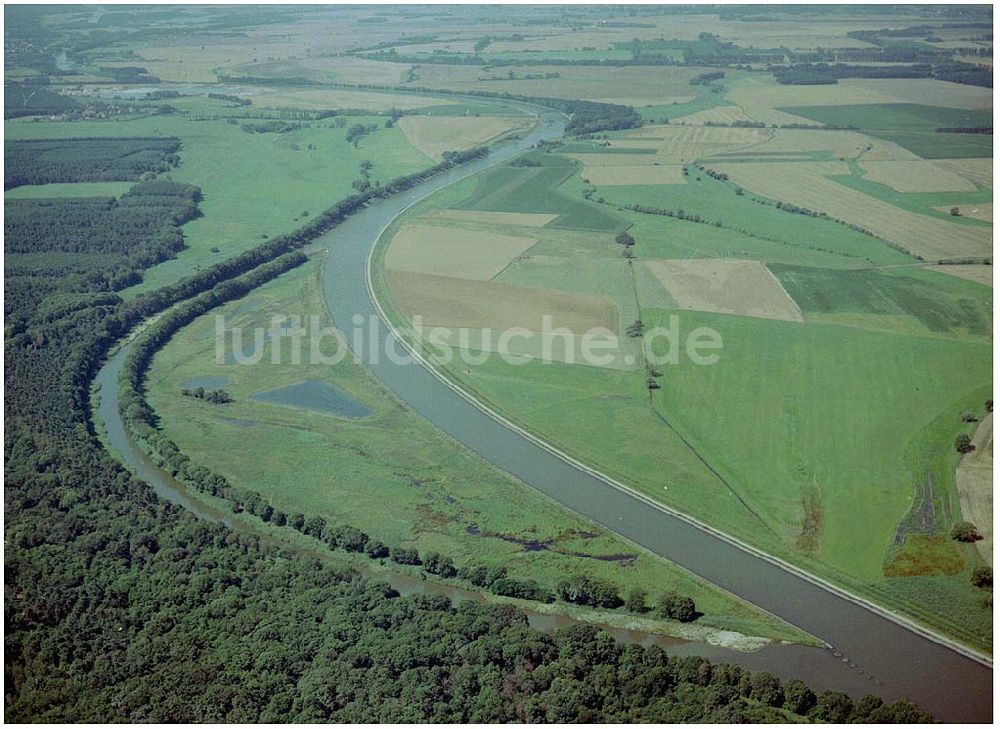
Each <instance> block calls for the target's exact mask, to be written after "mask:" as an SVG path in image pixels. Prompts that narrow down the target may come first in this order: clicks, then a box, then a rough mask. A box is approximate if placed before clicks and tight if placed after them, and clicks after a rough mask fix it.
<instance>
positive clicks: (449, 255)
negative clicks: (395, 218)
mask: <svg viewBox="0 0 1000 729" xmlns="http://www.w3.org/2000/svg"><path fill="white" fill-rule="evenodd" d="M537 242H538V241H537V240H536V239H535V238H522V237H519V236H513V235H501V234H499V233H487V232H484V231H478V230H466V229H464V228H456V227H450V226H448V227H446V226H439V225H407V226H405V227H404V228H402V229H401V230H400V231H399V232H398V233H396V235H394V236H393V238H392V242H391V243H390V244H389V250H388V251H387V252H386V257H385V265H386V268H388V269H389V270H391V271H407V272H409V273H422V274H428V275H431V276H454V277H457V278H464V279H474V280H479V281H488V280H489V279H491V278H493V277H494V276H496V275H497V274H498V273H500V272H501V271H502V270H503V269H504V268H506V267H507V265H508V264H510V262H511V261H513V260H514V259H515V258H517V257H518V256H520V255H521V254H522V253H524V252H525V251H526V250H528V249H529V248H531V246H533V245H535V243H537Z"/></svg>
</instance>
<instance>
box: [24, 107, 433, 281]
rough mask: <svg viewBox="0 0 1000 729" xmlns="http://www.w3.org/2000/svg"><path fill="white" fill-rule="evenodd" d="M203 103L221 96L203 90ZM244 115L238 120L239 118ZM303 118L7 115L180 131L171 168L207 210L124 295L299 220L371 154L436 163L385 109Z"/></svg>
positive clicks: (398, 171) (81, 129)
mask: <svg viewBox="0 0 1000 729" xmlns="http://www.w3.org/2000/svg"><path fill="white" fill-rule="evenodd" d="M200 103H201V105H202V108H203V109H204V108H209V107H210V106H213V105H214V107H215V108H216V110H217V113H219V114H222V113H223V112H225V111H227V107H226V106H225V105H224V104H222V103H218V102H213V101H211V100H208V99H205V100H203V101H202V102H200ZM233 121H238V120H235V119H234V120H233ZM346 122H347V123H346V125H345V126H341V127H338V126H335V124H334V120H333V119H324V120H322V121H310V122H303V125H304V126H303V128H301V129H298V130H295V131H291V132H286V133H282V134H277V133H264V134H258V133H248V132H245V131H243V130H242V129H241V128H240V125H239V123H229V121H227V120H226V119H224V118H212V119H206V120H204V121H197V120H195V119H194V118H191V117H188V116H183V115H173V116H153V117H146V118H141V119H133V120H129V121H93V122H52V123H41V122H31V121H8V122H7V123H6V124H5V133H6V135H7V139H43V138H58V137H124V136H176V137H178V138H179V139H181V141H182V147H181V151H180V155H181V164H180V166H179V167H178V168H177V169H175V170H173V171H172V172H170V173H169V176H170V177H171V178H172V179H174V180H177V181H180V182H188V183H191V184H193V185H197V186H198V187H200V188H201V190H202V201H201V203H200V204H199V207H200V210H201V212H202V215H201V217H199V218H198V219H197V220H194V221H192V222H190V223H188V224H187V225H185V226H184V235H185V241H186V244H187V246H188V247H187V250H185V251H182V252H181V253H180V254H179V255H178V256H177V258H176V259H173V260H170V261H166V262H164V263H162V264H160V265H158V266H156V267H154V268H152V269H150V270H149V271H147V272H146V274H145V278H144V281H143V282H142V284H139V285H138V286H136V287H134V288H132V289H129V290H127V291H126V292H125V295H126V296H129V295H135V294H138V293H140V292H142V291H151V290H153V289H156V288H158V287H160V286H163V285H165V284H168V283H170V282H172V281H175V280H177V279H179V278H181V277H183V276H184V275H187V274H188V273H190V272H191V271H195V270H198V269H200V268H204V267H207V266H210V265H212V264H214V263H217V262H219V261H221V260H223V259H225V258H228V257H230V256H233V255H236V254H238V253H241V252H242V251H245V250H247V249H249V248H252V247H254V246H255V245H258V244H259V243H260V242H261V241H262V240H263V239H265V238H269V237H272V236H275V235H278V234H280V233H284V232H287V231H289V230H292V229H294V228H295V227H297V226H298V225H301V224H302V223H304V222H305V221H306V220H307V219H308V218H309V217H311V216H314V215H316V214H317V213H319V212H320V211H322V210H323V209H325V208H326V207H328V206H329V205H331V204H332V203H333V202H335V201H337V200H340V199H342V198H344V197H346V196H348V195H349V194H351V193H352V192H353V189H352V188H351V183H352V182H353V181H355V180H357V179H358V178H359V177H360V173H359V168H358V166H359V164H360V163H361V161H362V160H370V161H371V162H372V163H373V165H374V166H373V167H372V170H371V172H370V176H371V179H372V180H373V181H374V180H382V181H388V180H391V179H393V178H395V177H398V176H400V175H404V174H408V173H410V172H415V171H417V170H419V169H422V168H425V167H430V166H431V165H432V164H434V162H433V160H431V159H429V158H428V157H426V156H425V155H424V154H423V153H421V152H420V151H418V150H417V149H416V148H414V147H412V146H411V145H410V144H409V142H407V140H406V137H405V135H404V134H403V132H402V131H401V130H399V129H398V128H391V129H386V128H384V124H385V117H379V116H372V117H348V118H347V119H346ZM357 123H361V124H366V125H367V124H377V125H378V130H377V131H375V132H372V133H370V134H366V135H365V136H363V137H361V139H360V140H359V142H358V146H357V147H354V146H353V145H352V144H351V143H349V142H347V141H346V139H345V136H346V134H347V130H348V129H349V128H350V127H351V126H352V125H353V124H357Z"/></svg>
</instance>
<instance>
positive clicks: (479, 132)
mask: <svg viewBox="0 0 1000 729" xmlns="http://www.w3.org/2000/svg"><path fill="white" fill-rule="evenodd" d="M398 125H399V128H400V129H402V130H403V133H404V134H405V135H406V138H407V139H408V140H409V142H410V144H412V145H413V146H414V147H416V148H417V149H419V150H420V151H421V152H423V153H424V154H426V155H427V156H428V157H431V158H433V159H440V158H441V155H442V154H443V153H444V152H446V151H449V150H451V151H458V150H462V149H468V148H470V147H475V146H477V145H480V144H484V143H486V142H489V141H490V140H492V139H496V138H497V137H500V136H502V135H504V134H507V133H508V132H511V131H514V130H516V129H525V128H526V127H528V126H529V125H530V122H529V121H528V120H527V119H525V118H523V117H489V116H475V117H464V116H457V117H447V116H404V117H403V118H402V119H400V120H399V122H398Z"/></svg>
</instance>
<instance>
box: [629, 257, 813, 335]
mask: <svg viewBox="0 0 1000 729" xmlns="http://www.w3.org/2000/svg"><path fill="white" fill-rule="evenodd" d="M646 267H647V268H648V269H649V270H650V272H651V273H652V274H653V275H654V276H655V277H656V279H657V280H658V281H659V282H660V283H661V284H662V285H663V288H665V289H666V290H667V293H669V294H670V296H671V297H672V298H673V299H674V301H676V302H677V304H678V305H679V306H680V307H681V308H682V309H693V310H695V311H711V312H715V313H718V314H734V315H736V316H752V317H757V318H761V319H780V320H783V321H799V322H800V321H802V312H801V311H799V307H798V306H797V305H796V304H795V302H794V301H793V300H792V297H791V296H789V295H788V292H786V291H785V289H784V287H782V285H781V283H780V282H779V281H778V279H777V278H775V277H774V275H773V274H772V273H771V272H770V271H769V270H768V269H767V267H766V266H765V265H764V264H763V263H761V262H760V261H744V260H737V259H732V258H704V259H691V260H653V261H646Z"/></svg>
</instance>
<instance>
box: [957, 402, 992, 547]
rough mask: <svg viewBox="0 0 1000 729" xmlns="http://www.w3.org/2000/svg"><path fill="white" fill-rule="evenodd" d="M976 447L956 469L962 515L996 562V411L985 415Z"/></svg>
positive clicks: (981, 545)
mask: <svg viewBox="0 0 1000 729" xmlns="http://www.w3.org/2000/svg"><path fill="white" fill-rule="evenodd" d="M972 443H973V445H975V446H976V449H975V450H974V451H972V452H971V453H966V454H965V455H964V456H963V457H962V460H961V462H960V463H959V464H958V468H957V469H956V470H955V486H956V488H957V489H958V503H959V505H960V506H961V508H962V518H963V519H965V520H966V521H970V522H972V523H973V524H975V525H976V528H977V529H978V530H979V533H980V534H981V535H982V536H983V538H982V539H981V540H979V541H978V542H976V548H977V549H978V550H979V553H980V554H982V555H983V559H985V560H986V561H987V562H988V563H989V564H990V565H992V564H993V413H989V414H987V415H986V417H984V418H983V420H982V422H981V423H980V424H979V427H978V428H976V433H975V435H974V436H973V437H972Z"/></svg>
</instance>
